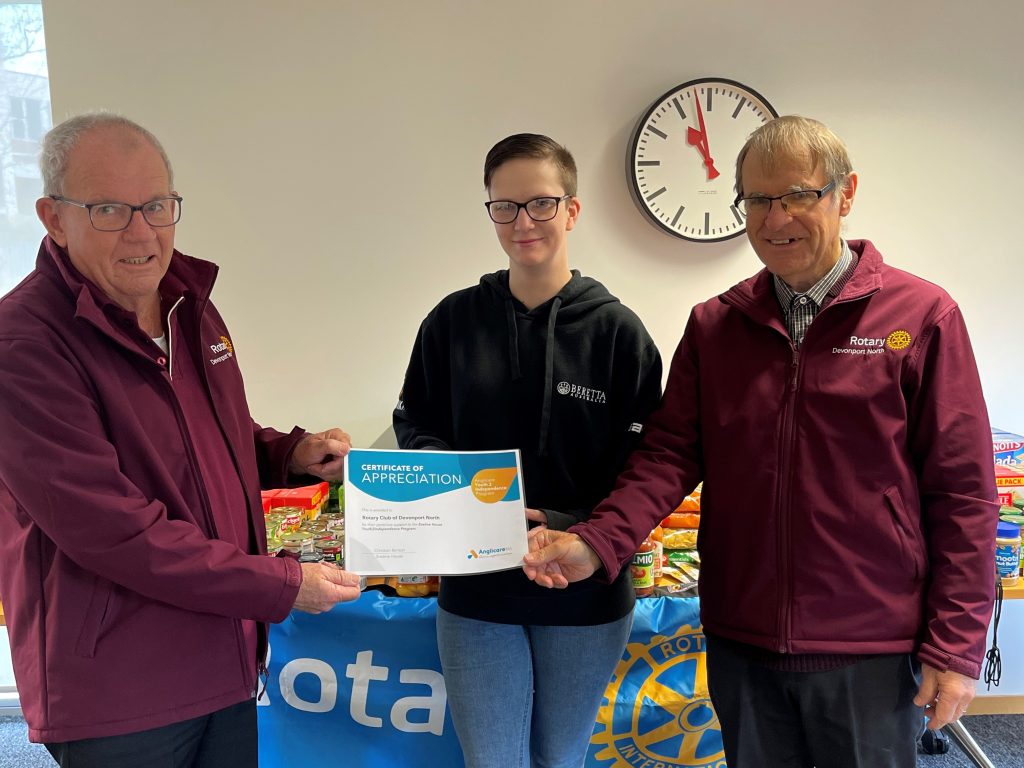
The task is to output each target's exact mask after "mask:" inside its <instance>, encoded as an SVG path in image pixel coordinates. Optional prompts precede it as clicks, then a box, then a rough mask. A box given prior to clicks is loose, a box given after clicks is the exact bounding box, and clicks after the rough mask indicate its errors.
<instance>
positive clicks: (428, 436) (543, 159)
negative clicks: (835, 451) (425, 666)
mask: <svg viewBox="0 0 1024 768" xmlns="http://www.w3.org/2000/svg"><path fill="white" fill-rule="evenodd" d="M484 187H485V189H486V190H487V192H488V194H489V196H490V201H489V202H487V203H486V207H487V211H488V213H489V214H490V217H491V220H492V221H493V222H494V228H495V231H496V233H497V236H498V241H499V242H500V243H501V246H502V248H503V249H504V251H505V253H506V254H508V257H509V268H508V269H507V270H501V271H498V272H494V273H492V274H488V275H484V276H483V277H482V278H481V279H480V283H479V285H476V286H473V287H471V288H466V289H465V290H462V291H458V292H456V293H453V294H451V295H450V296H448V297H446V298H445V299H444V300H443V301H441V303H440V304H438V305H437V306H436V307H435V308H434V309H433V310H432V311H431V312H430V314H429V315H427V318H426V319H425V320H424V321H423V323H422V324H421V326H420V329H419V333H418V335H417V337H416V342H415V345H414V347H413V351H412V358H411V360H410V361H409V367H408V370H407V371H406V374H405V382H404V386H403V388H402V395H401V397H400V401H399V404H398V407H397V408H396V409H395V412H394V427H395V433H396V434H397V437H398V444H399V446H400V447H402V448H408V449H423V450H431V449H434V450H465V451H474V450H498V449H508V448H518V449H519V450H520V452H521V456H522V470H523V482H524V492H525V497H526V498H525V500H526V503H527V506H528V509H527V518H528V519H529V520H530V521H531V522H530V525H547V526H549V527H551V528H554V529H559V530H565V529H566V528H568V527H569V526H570V525H572V524H574V523H576V522H578V521H580V520H585V519H587V517H588V516H589V515H590V512H591V509H592V508H593V507H594V505H595V504H596V503H597V502H598V501H600V500H601V499H602V498H604V496H605V495H606V494H607V493H608V492H609V491H610V490H611V487H612V484H613V482H614V480H615V476H616V475H617V474H618V472H619V470H620V469H621V468H622V465H623V464H624V462H625V459H626V456H627V455H628V454H629V452H630V450H632V448H633V446H634V444H635V443H636V441H637V439H638V438H639V436H640V431H641V429H642V425H643V423H644V420H645V419H646V418H647V416H648V414H649V413H650V412H651V411H652V410H653V409H654V408H655V406H656V405H657V404H658V402H659V400H660V397H661V358H660V356H659V354H658V350H657V348H656V347H655V345H654V342H653V341H652V340H651V337H650V336H649V335H648V333H647V331H646V329H645V328H644V326H643V324H642V323H641V322H640V320H639V318H638V317H637V316H636V315H635V314H633V312H632V311H630V310H629V309H627V308H626V307H625V306H623V305H622V304H621V303H620V302H619V300H618V299H616V298H615V297H614V296H612V295H611V294H610V293H608V291H607V290H606V289H605V287H604V286H603V285H601V284H600V283H599V282H597V281H596V280H593V279H591V278H588V277H582V276H581V275H580V273H579V272H578V271H576V270H570V269H569V257H568V251H567V238H568V234H569V232H570V231H571V230H572V229H573V228H574V227H575V226H576V222H577V220H578V217H579V213H580V202H579V199H578V198H577V197H576V164H575V161H574V160H573V158H572V155H571V154H569V152H568V150H566V149H565V148H564V147H562V146H561V145H559V144H557V143H556V142H554V141H552V140H551V139H550V138H548V137H547V136H539V135H535V134H517V135H514V136H509V137H508V138H506V139H503V140H502V141H500V142H498V143H497V144H496V145H495V146H494V147H493V148H492V149H491V151H490V152H489V153H488V155H487V159H486V161H485V163H484ZM633 600H634V598H633V587H632V584H631V582H630V579H629V569H624V570H623V571H622V573H621V574H620V576H619V578H618V579H616V580H615V581H614V583H612V584H603V583H600V582H599V581H597V580H595V579H587V580H585V581H581V582H578V583H575V584H572V585H570V586H569V588H568V589H566V590H564V591H562V590H548V589H544V588H543V587H539V586H537V585H536V584H534V583H533V582H531V581H530V580H529V579H528V578H526V576H525V575H524V573H523V572H522V571H521V570H512V571H502V572H498V573H489V574H483V575H477V576H458V577H454V576H453V577H445V578H443V579H442V580H441V592H440V596H439V604H438V619H437V639H438V647H439V650H440V656H441V664H442V667H443V669H444V675H445V683H446V686H447V690H448V701H449V704H450V705H451V712H452V719H453V721H454V723H455V729H456V732H457V733H458V736H459V741H460V743H461V745H462V749H463V752H464V754H465V758H466V765H467V766H469V768H484V767H488V768H490V767H492V766H493V767H496V768H497V767H500V768H509V767H510V766H512V767H513V768H518V767H519V766H527V767H528V766H530V765H533V766H580V765H582V764H583V761H584V759H585V757H586V753H587V746H588V743H589V741H590V736H591V733H592V731H593V727H594V721H595V718H596V715H597V710H598V707H599V706H600V702H601V697H602V695H603V693H604V690H605V687H606V685H607V683H608V680H609V679H610V677H611V675H612V672H613V670H614V668H615V664H616V662H617V661H618V660H619V658H620V657H621V655H622V651H623V648H624V646H625V643H626V640H627V638H628V635H629V629H630V624H631V622H632V609H633Z"/></svg>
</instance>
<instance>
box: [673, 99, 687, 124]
mask: <svg viewBox="0 0 1024 768" xmlns="http://www.w3.org/2000/svg"><path fill="white" fill-rule="evenodd" d="M672 103H673V104H675V105H676V112H678V113H679V117H680V118H681V119H683V120H685V119H686V113H685V112H683V105H682V104H680V103H679V99H677V98H675V97H673V98H672Z"/></svg>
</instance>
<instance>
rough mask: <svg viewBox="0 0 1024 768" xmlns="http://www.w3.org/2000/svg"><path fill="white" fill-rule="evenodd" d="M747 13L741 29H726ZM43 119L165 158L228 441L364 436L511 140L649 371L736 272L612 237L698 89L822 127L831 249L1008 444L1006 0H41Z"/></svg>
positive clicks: (1013, 144)
mask: <svg viewBox="0 0 1024 768" xmlns="http://www.w3.org/2000/svg"><path fill="white" fill-rule="evenodd" d="M743 6H749V7H748V8H746V9H744V10H742V11H741V10H738V9H739V8H742V7H743ZM44 11H45V14H46V17H45V18H46V34H47V51H48V55H49V62H50V77H51V84H52V92H53V109H54V120H55V121H57V120H60V119H61V118H63V117H66V116H67V115H69V114H72V113H74V112H76V111H81V110H85V109H91V108H97V107H106V108H110V109H114V110H117V111H120V112H123V113H125V114H127V115H129V116H131V117H133V118H135V119H137V120H139V121H140V122H142V123H143V124H145V125H146V126H148V127H149V128H151V129H152V130H153V131H154V132H155V133H157V134H158V135H159V136H160V137H161V138H162V139H163V141H164V142H165V144H166V146H167V149H168V151H169V152H170V154H171V157H172V159H173V161H174V163H175V170H176V174H177V186H178V191H179V192H180V193H181V194H183V195H184V197H185V204H184V219H183V221H182V224H181V225H180V227H179V230H178V246H179V247H180V248H181V249H182V250H184V251H185V252H187V253H190V254H192V255H196V256H200V257H203V258H207V259H211V260H213V261H216V262H218V263H219V264H220V265H221V267H222V271H221V277H220V280H219V282H218V286H217V289H216V292H215V294H214V298H215V300H216V301H217V303H218V305H219V307H220V309H221V311H222V312H223V314H224V315H225V316H226V317H227V319H228V322H229V325H230V327H231V328H232V332H233V336H234V342H235V346H236V348H237V349H238V352H239V357H240V360H241V362H242V366H243V370H244V371H245V373H246V381H247V386H248V391H249V397H250V402H251V406H252V409H253V412H254V414H255V415H256V417H257V419H259V420H260V421H263V422H264V423H269V424H274V425H277V426H281V427H288V426H290V425H291V424H292V423H295V422H298V423H301V424H303V425H304V426H307V427H309V428H322V427H325V426H328V425H332V424H335V423H339V424H342V425H344V426H346V427H347V428H348V429H349V431H350V432H351V433H352V434H353V436H354V439H355V441H356V443H357V444H361V445H367V444H369V443H370V442H372V441H373V440H375V439H376V438H377V436H378V435H379V434H380V433H381V432H382V431H383V430H384V429H385V428H386V427H387V426H388V425H389V423H390V410H391V408H392V406H393V404H394V401H395V396H396V394H397V392H398V389H399V387H400V385H401V379H402V374H403V372H404V369H405V364H406V360H407V355H408V352H409V349H410V345H411V343H412V340H413V336H414V334H415V332H416V328H417V326H418V324H419V322H420V320H421V319H422V317H423V316H424V314H425V313H426V312H427V311H428V310H429V309H430V308H431V307H432V306H433V305H434V304H435V303H436V302H437V301H438V300H439V299H440V298H441V297H442V296H443V295H445V294H447V293H449V292H451V291H453V290H455V289H457V288H461V287H464V286H465V285H468V284H470V283H473V282H475V281H476V279H477V278H478V276H479V275H480V274H482V273H483V272H488V271H492V270H494V269H497V268H500V267H502V266H503V265H504V264H505V263H506V261H507V260H506V258H505V256H504V254H503V253H502V251H501V250H500V248H499V247H498V245H497V243H496V241H495V239H494V235H493V230H492V227H491V225H490V223H489V222H488V220H487V219H486V216H485V214H484V211H483V208H482V206H481V202H482V201H483V200H484V199H485V197H484V194H483V190H482V184H481V179H480V176H481V165H482V161H483V156H484V154H485V152H486V151H487V149H488V148H489V147H490V146H491V144H493V143H494V141H496V140H497V139H499V138H501V137H503V136H505V135H507V134H509V133H513V132H517V131H524V130H528V131H536V132H542V133H548V134H550V135H552V136H554V137H555V138H557V139H559V140H560V141H563V142H564V143H566V144H567V145H568V146H569V147H570V149H572V150H573V152H574V153H575V155H576V158H577V161H578V163H579V165H580V169H581V186H580V196H581V198H582V201H583V212H582V214H583V215H582V218H581V221H580V226H579V227H578V228H577V230H576V231H574V232H573V234H572V236H571V239H570V258H571V260H572V261H573V263H574V266H576V267H578V268H580V269H581V270H582V271H583V272H584V273H585V274H590V275H593V276H595V277H598V278H599V279H601V280H602V281H604V282H605V283H606V284H607V285H608V286H609V288H610V289H611V290H612V292H613V293H616V294H617V295H619V296H620V297H621V298H622V299H623V300H624V301H625V302H626V303H627V304H628V305H630V306H632V307H633V308H634V309H635V310H636V311H637V312H638V313H639V314H640V316H641V317H642V318H643V319H644V321H645V323H646V324H647V326H648V328H649V329H650V331H651V333H652V335H653V336H654V338H655V340H656V341H657V343H658V346H659V347H660V348H661V351H662V354H663V356H664V357H665V358H666V359H668V358H669V357H670V356H671V354H672V351H673V349H674V348H675V345H676V342H677V341H678V338H679V335H680V334H681V332H682V327H683V323H684V322H685V319H686V316H687V314H688V312H689V309H690V307H691V306H692V305H693V304H695V303H696V302H698V301H701V300H703V299H705V298H708V297H709V296H712V295H714V294H716V293H718V292H720V291H722V290H724V289H725V288H727V287H728V286H729V285H731V284H733V283H734V282H736V281H737V280H739V279H741V278H743V277H745V276H747V275H749V274H751V273H753V272H754V271H755V270H756V269H757V268H758V267H759V262H757V260H756V257H755V256H754V254H753V252H752V251H751V250H750V248H749V246H748V244H747V242H746V240H745V239H744V238H741V239H737V240H732V241H729V242H726V243H719V244H710V245H696V244H692V243H687V242H684V241H681V240H677V239H674V238H671V237H669V236H667V235H664V234H661V233H660V232H658V231H657V230H655V229H654V228H653V227H652V226H650V225H648V224H647V223H646V222H645V221H644V220H643V219H641V217H640V215H639V213H638V212H637V211H636V209H635V208H634V206H633V204H632V202H631V200H630V197H629V193H628V188H627V182H626V177H625V172H624V169H625V154H626V145H627V142H628V138H629V134H630V132H631V130H632V128H633V126H634V123H635V121H636V120H637V119H638V118H639V116H640V115H641V113H642V112H643V111H644V109H645V108H646V107H647V106H648V105H649V104H650V103H651V102H652V101H653V100H654V99H655V98H656V97H658V96H659V95H660V94H661V93H663V92H664V91H666V90H668V89H669V88H670V87H672V86H674V85H677V84H679V83H682V82H684V81H686V80H690V79H694V78H698V77H704V76H712V75H715V76H721V77H726V78H730V79H735V80H739V81H741V82H744V83H746V84H748V85H750V86H751V87H753V88H754V89H755V90H758V91H760V92H761V93H762V94H764V95H765V96H766V97H767V98H768V99H769V100H770V101H771V102H773V104H774V105H775V107H776V108H777V109H778V110H779V111H780V112H782V113H787V112H798V113H802V114H807V115H810V116H813V117H817V118H819V119H822V120H824V121H825V122H826V123H828V124H829V125H831V126H832V127H833V128H834V129H835V130H836V131H837V132H838V133H839V134H840V135H841V136H843V137H844V138H845V139H846V141H847V143H848V144H849V146H850V150H851V154H852V156H853V159H854V164H855V166H856V168H857V170H858V171H859V172H860V188H859V190H858V195H857V201H856V204H855V206H854V210H853V213H852V215H851V216H850V218H849V219H848V222H849V223H848V229H847V232H848V235H849V236H850V237H868V238H871V239H872V240H874V242H875V244H876V245H878V246H879V248H880V249H881V250H882V252H883V254H885V256H886V258H887V259H888V261H890V262H891V263H893V264H895V265H897V266H899V267H902V268H905V269H908V270H910V271H912V272H915V273H917V274H920V275H922V276H924V277H926V278H928V279H930V280H933V281H935V282H937V283H939V284H941V285H943V286H944V287H946V288H947V289H948V290H949V291H950V292H951V293H952V294H953V295H954V297H955V298H957V299H958V300H959V301H960V303H961V305H962V306H963V310H964V313H965V315H966V317H967V321H968V325H969V327H970V329H971V333H972V337H973V339H974V343H975V348H976V352H977V356H978V360H979V364H980V368H981V372H982V378H983V381H984V385H985V390H986V393H987V396H988V399H989V407H990V411H991V413H992V419H993V422H994V423H996V424H997V425H1000V426H1002V427H1004V428H1007V429H1011V430H1014V431H1018V432H1024V400H1022V399H1021V395H1020V393H1021V386H1022V382H1024V352H1022V344H1021V340H1020V328H1021V325H1022V323H1021V320H1020V317H1021V314H1022V311H1024V308H1022V302H1021V301H1020V297H1022V296H1024V259H1022V254H1021V245H1020V236H1019V229H1020V226H1021V220H1022V218H1024V207H1022V205H1021V199H1022V198H1021V193H1020V191H1019V190H1020V185H1021V179H1022V178H1024V173H1022V160H1021V152H1020V140H1019V138H1018V137H1019V135H1020V132H1021V125H1022V124H1024V98H1022V97H1024V86H1022V78H1021V53H1020V47H1019V46H1020V42H1019V33H1020V30H1021V29H1022V28H1024V10H1022V6H1021V5H1020V4H1019V2H1017V1H1016V0H1001V1H998V2H985V3H961V2H949V1H942V2H931V3H924V2H910V3H900V2H894V1H893V0H885V1H884V2H883V1H882V0H862V2H859V3H843V4H839V3H832V2H828V0H817V1H816V2H800V1H799V0H794V1H792V2H787V3H749V4H736V3H715V2H705V3H697V2H693V1H691V0H686V1H684V0H647V1H646V2H643V3H637V2H626V1H625V0H623V1H622V2H586V1H585V0H558V1H555V0H548V1H547V2H537V1H536V0H521V1H520V2H515V3H494V2H469V1H468V0H467V1H466V2H457V1H456V0H425V1H424V2H397V0H377V1H376V2H373V1H372V0H365V2H353V1H351V0H340V1H338V2H328V1H327V0H292V1H291V2H268V1H267V0H250V1H249V2H241V1H240V0H228V1H222V2H211V1H210V0H174V2H153V1H152V0H149V1H145V0H144V1H140V0H88V2H83V1H82V0H44Z"/></svg>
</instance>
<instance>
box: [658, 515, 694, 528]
mask: <svg viewBox="0 0 1024 768" xmlns="http://www.w3.org/2000/svg"><path fill="white" fill-rule="evenodd" d="M661 526H662V527H663V528H699V527H700V512H673V513H672V514H670V515H669V516H668V517H666V518H665V519H664V520H662V521H661Z"/></svg>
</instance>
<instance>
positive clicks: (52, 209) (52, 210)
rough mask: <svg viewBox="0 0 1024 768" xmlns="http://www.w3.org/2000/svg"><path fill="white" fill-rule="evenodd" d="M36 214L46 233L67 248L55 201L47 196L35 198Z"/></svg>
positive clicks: (65, 236)
mask: <svg viewBox="0 0 1024 768" xmlns="http://www.w3.org/2000/svg"><path fill="white" fill-rule="evenodd" d="M36 216H38V217H39V220H40V221H41V222H43V226H44V227H46V231H47V233H48V234H49V235H50V237H52V238H53V239H54V240H55V241H56V243H57V245H59V246H61V247H62V248H67V245H68V237H67V234H66V233H65V232H64V225H63V223H62V222H61V220H60V215H59V214H58V213H57V201H56V200H53V199H51V198H49V197H41V198H39V199H38V200H36Z"/></svg>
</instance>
